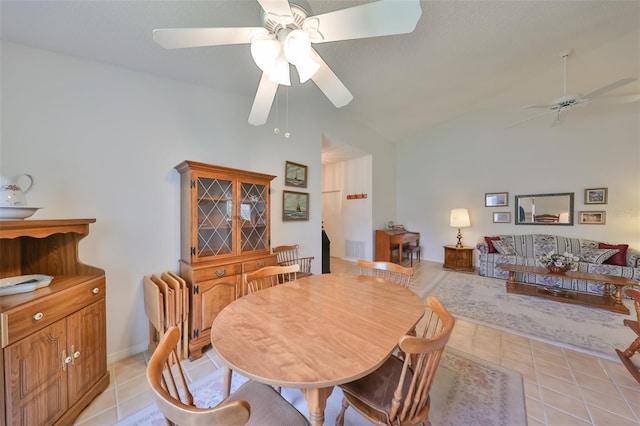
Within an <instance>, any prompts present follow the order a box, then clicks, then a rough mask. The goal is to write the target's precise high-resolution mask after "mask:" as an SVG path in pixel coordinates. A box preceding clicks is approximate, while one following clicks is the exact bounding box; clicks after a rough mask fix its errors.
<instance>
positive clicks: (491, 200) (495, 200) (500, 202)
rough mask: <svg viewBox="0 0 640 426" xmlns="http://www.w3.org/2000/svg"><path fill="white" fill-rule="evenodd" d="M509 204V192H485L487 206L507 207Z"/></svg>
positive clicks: (485, 204)
mask: <svg viewBox="0 0 640 426" xmlns="http://www.w3.org/2000/svg"><path fill="white" fill-rule="evenodd" d="M508 205H509V193H508V192H490V193H487V194H484V206H485V207H507V206H508Z"/></svg>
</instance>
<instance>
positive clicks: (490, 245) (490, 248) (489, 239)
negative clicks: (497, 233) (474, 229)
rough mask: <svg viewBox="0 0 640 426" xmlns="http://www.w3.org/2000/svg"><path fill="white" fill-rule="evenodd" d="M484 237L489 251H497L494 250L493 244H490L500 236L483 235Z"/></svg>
mask: <svg viewBox="0 0 640 426" xmlns="http://www.w3.org/2000/svg"><path fill="white" fill-rule="evenodd" d="M484 239H485V241H486V242H487V245H488V246H489V253H497V252H498V250H496V248H495V247H494V246H493V244H491V241H495V240H499V239H500V237H484Z"/></svg>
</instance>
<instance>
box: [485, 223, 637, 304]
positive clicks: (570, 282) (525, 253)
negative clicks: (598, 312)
mask: <svg viewBox="0 0 640 426" xmlns="http://www.w3.org/2000/svg"><path fill="white" fill-rule="evenodd" d="M497 237H500V240H501V241H504V242H505V243H506V244H507V245H509V246H512V247H513V249H514V250H515V255H507V254H500V253H489V246H488V244H487V242H486V240H485V239H484V238H483V239H482V240H481V241H480V242H479V243H478V244H477V246H476V248H477V249H478V252H479V255H478V273H479V274H480V275H482V276H486V277H493V278H503V279H505V280H506V279H507V276H508V272H507V271H504V270H502V269H499V268H497V267H496V265H498V264H500V263H512V264H515V265H526V266H542V264H541V263H540V261H539V260H538V259H539V258H540V257H542V256H544V255H546V254H548V253H549V252H551V251H553V252H556V253H564V252H565V251H566V252H569V253H572V254H574V255H576V256H578V257H580V255H581V254H582V253H586V252H591V251H593V250H596V249H598V244H599V243H600V242H599V241H594V240H583V239H579V238H568V237H562V236H558V235H547V234H527V235H497ZM574 269H575V270H578V271H581V272H591V273H596V274H606V275H615V276H621V277H626V278H631V279H634V280H637V281H640V251H638V250H634V249H632V248H631V247H629V248H628V249H627V253H626V265H625V266H618V265H611V264H607V263H588V262H584V261H580V262H577V265H574ZM516 279H517V280H518V281H521V282H524V283H530V284H539V285H544V286H547V287H559V288H564V289H567V290H573V291H580V292H584V293H593V294H602V293H603V287H604V286H603V285H602V284H598V283H595V282H592V281H584V280H576V279H571V278H558V277H551V276H543V275H532V274H516Z"/></svg>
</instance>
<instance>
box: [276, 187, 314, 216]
mask: <svg viewBox="0 0 640 426" xmlns="http://www.w3.org/2000/svg"><path fill="white" fill-rule="evenodd" d="M294 220H309V194H307V193H305V192H294V191H283V192H282V221H283V222H289V221H294Z"/></svg>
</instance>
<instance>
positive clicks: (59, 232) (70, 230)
mask: <svg viewBox="0 0 640 426" xmlns="http://www.w3.org/2000/svg"><path fill="white" fill-rule="evenodd" d="M93 222H95V219H69V220H15V221H13V220H12V221H0V253H2V256H0V278H6V277H12V276H20V275H30V274H45V275H51V276H53V280H52V281H51V284H50V285H49V286H47V287H44V288H41V289H38V290H35V291H31V292H27V293H19V294H13V295H7V296H1V297H0V343H1V348H2V349H1V350H0V365H2V369H1V370H0V383H1V385H2V387H3V391H4V398H0V420H1V422H0V423H1V424H2V425H3V426H4V425H30V426H31V425H71V424H73V423H74V421H75V419H76V418H77V417H78V415H79V414H80V413H81V412H82V410H83V409H84V408H86V407H87V406H88V405H89V404H90V403H91V401H93V399H94V398H95V397H96V396H98V395H99V394H100V393H101V392H102V391H104V390H105V389H106V388H107V386H108V384H109V373H108V371H107V348H106V346H107V331H106V306H105V292H106V282H105V273H104V271H103V270H102V269H100V268H96V267H94V266H89V265H85V264H83V263H81V262H80V261H79V260H78V242H79V241H80V239H82V238H84V237H85V236H86V235H87V234H88V233H89V224H90V223H93Z"/></svg>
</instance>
